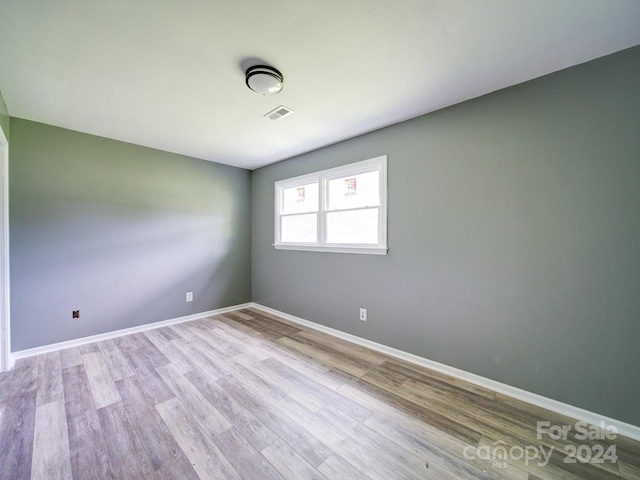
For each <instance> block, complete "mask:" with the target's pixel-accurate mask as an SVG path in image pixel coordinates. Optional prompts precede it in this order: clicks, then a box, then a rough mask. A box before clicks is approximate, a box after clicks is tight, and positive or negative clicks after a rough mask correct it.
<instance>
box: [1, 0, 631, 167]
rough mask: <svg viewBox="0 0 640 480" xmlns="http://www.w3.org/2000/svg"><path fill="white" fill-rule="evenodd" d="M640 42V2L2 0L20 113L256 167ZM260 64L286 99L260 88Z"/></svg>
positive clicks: (6, 85) (5, 56)
mask: <svg viewBox="0 0 640 480" xmlns="http://www.w3.org/2000/svg"><path fill="white" fill-rule="evenodd" d="M638 44H640V1H638V0H482V1H478V0H323V1H322V0H321V1H318V0H314V1H311V0H269V1H264V0H253V1H250V0H217V1H215V0H182V1H177V0H176V1H171V0H110V1H99V0H40V1H38V0H2V1H1V2H0V91H1V92H2V95H3V97H4V100H5V103H6V105H7V109H8V110H9V114H10V115H11V116H13V117H19V118H25V119H29V120H34V121H38V122H43V123H48V124H51V125H57V126H61V127H65V128H69V129H72V130H77V131H81V132H87V133H91V134H94V135H100V136H104V137H108V138H113V139H117V140H122V141H125V142H131V143H135V144H139V145H145V146H149V147H154V148H158V149H161V150H166V151H170V152H176V153H181V154H184V155H189V156H192V157H197V158H201V159H206V160H212V161H215V162H220V163H226V164H230V165H235V166H238V167H243V168H248V169H254V168H258V167H260V166H263V165H266V164H269V163H272V162H276V161H278V160H282V159H285V158H288V157H291V156H294V155H297V154H300V153H304V152H307V151H310V150H314V149H316V148H319V147H322V146H325V145H329V144H332V143H335V142H338V141H341V140H344V139H347V138H351V137H354V136H356V135H359V134H362V133H365V132H368V131H371V130H375V129H377V128H380V127H384V126H387V125H391V124H394V123H397V122H400V121H403V120H406V119H409V118H412V117H416V116H418V115H422V114H424V113H428V112H431V111H434V110H437V109H440V108H443V107H446V106H448V105H452V104H455V103H459V102H462V101H464V100H467V99H470V98H474V97H477V96H480V95H483V94H486V93H489V92H492V91H495V90H498V89H501V88H504V87H507V86H510V85H514V84H517V83H520V82H523V81H526V80H530V79H532V78H535V77H539V76H541V75H544V74H547V73H550V72H553V71H556V70H559V69H562V68H566V67H569V66H571V65H575V64H578V63H583V62H586V61H588V60H591V59H593V58H597V57H600V56H603V55H607V54H609V53H613V52H616V51H618V50H622V49H625V48H628V47H631V46H634V45H638ZM258 63H266V64H270V65H273V66H275V67H276V68H278V69H279V70H281V71H282V72H283V74H284V77H285V83H284V90H283V91H282V92H281V93H280V94H278V95H274V96H260V95H258V94H256V93H254V92H252V91H250V90H249V89H248V88H247V87H246V86H245V83H244V71H245V69H246V68H247V67H249V66H251V65H254V64H258ZM279 105H285V106H287V107H289V108H291V109H293V110H294V111H295V113H294V114H293V115H290V116H288V117H284V118H282V119H280V120H277V121H273V120H269V119H267V118H264V117H263V115H264V114H265V113H267V112H269V111H270V110H272V109H274V108H275V107H277V106H279Z"/></svg>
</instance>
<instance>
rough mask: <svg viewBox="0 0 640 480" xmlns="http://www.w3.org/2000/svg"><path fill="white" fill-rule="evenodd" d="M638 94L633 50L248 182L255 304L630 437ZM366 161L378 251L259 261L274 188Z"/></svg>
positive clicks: (638, 217)
mask: <svg viewBox="0 0 640 480" xmlns="http://www.w3.org/2000/svg"><path fill="white" fill-rule="evenodd" d="M638 85H640V47H636V48H633V49H629V50H626V51H623V52H619V53H617V54H614V55H611V56H608V57H604V58H601V59H598V60H595V61H592V62H589V63H586V64H583V65H579V66H576V67H573V68H571V69H567V70H564V71H561V72H557V73H555V74H552V75H549V76H546V77H542V78H540V79H536V80H534V81H531V82H527V83H525V84H521V85H518V86H515V87H512V88H509V89H505V90H502V91H499V92H495V93H493V94H490V95H487V96H484V97H481V98H478V99H475V100H472V101H469V102H466V103H463V104H460V105H457V106H454V107H451V108H447V109H444V110H441V111H438V112H435V113H432V114H429V115H426V116H423V117H419V118H416V119H413V120H410V121H407V122H404V123H402V124H398V125H395V126H392V127H388V128H385V129H382V130H379V131H376V132H373V133H370V134H367V135H363V136H361V137H357V138H354V139H351V140H348V141H345V142H342V143H340V144H336V145H333V146H330V147H327V148H324V149H321V150H317V151H314V152H311V153H308V154H305V155H302V156H300V157H297V158H294V159H291V160H287V161H283V162H280V163H278V164H274V165H271V166H267V167H264V168H262V169H259V170H255V171H254V172H253V176H252V191H253V198H252V205H253V207H252V208H253V214H252V222H253V240H252V245H253V246H252V251H253V265H252V268H253V300H254V301H255V302H257V303H260V304H263V305H265V306H269V307H272V308H275V309H278V310H281V311H284V312H287V313H290V314H292V315H296V316H299V317H302V318H305V319H307V320H310V321H313V322H317V323H320V324H323V325H326V326H329V327H332V328H336V329H339V330H342V331H345V332H348V333H351V334H355V335H358V336H360V337H363V338H367V339H370V340H373V341H376V342H379V343H383V344H386V345H389V346H391V347H394V348H399V349H402V350H405V351H407V352H410V353H414V354H417V355H420V356H423V357H426V358H428V359H431V360H434V361H437V362H441V363H443V364H446V365H450V366H453V367H457V368H461V369H463V370H466V371H469V372H472V373H476V374H479V375H482V376H484V377H487V378H490V379H493V380H497V381H499V382H503V383H506V384H510V385H512V386H515V387H518V388H522V389H524V390H527V391H530V392H534V393H537V394H540V395H543V396H546V397H549V398H552V399H555V400H559V401H561V402H565V403H568V404H571V405H574V406H577V407H581V408H584V409H587V410H590V411H593V412H597V413H599V414H602V415H605V416H609V417H613V418H615V419H618V420H622V421H625V422H628V423H631V424H634V425H640V409H639V408H638V399H639V398H640V382H638V378H639V377H638V365H640V348H638V343H639V341H640V295H639V294H638V288H639V285H640V188H638V185H640V134H639V133H638V132H640V89H639V88H638ZM379 155H388V156H389V164H388V178H389V180H388V183H389V207H388V229H389V235H388V241H389V247H390V248H389V252H388V255H386V256H373V255H371V256H368V255H354V254H351V255H349V254H330V253H315V252H298V251H284V250H275V249H274V248H273V246H272V244H273V240H274V238H273V235H274V233H273V232H274V211H273V208H274V207H273V205H274V198H273V196H274V182H275V181H277V180H281V179H284V178H289V177H293V176H296V175H301V174H305V173H309V172H313V171H316V170H322V169H326V168H331V167H335V166H338V165H343V164H347V163H351V162H356V161H359V160H364V159H367V158H372V157H376V156H379ZM360 307H365V308H367V309H368V321H367V322H362V321H359V319H358V311H359V308H360Z"/></svg>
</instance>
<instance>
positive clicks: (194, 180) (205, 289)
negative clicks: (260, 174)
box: [9, 118, 251, 351]
mask: <svg viewBox="0 0 640 480" xmlns="http://www.w3.org/2000/svg"><path fill="white" fill-rule="evenodd" d="M250 177H251V173H250V172H249V171H246V170H242V169H238V168H233V167H228V166H223V165H218V164H214V163H211V162H206V161H202V160H197V159H193V158H188V157H184V156H180V155H174V154H171V153H166V152H161V151H157V150H152V149H149V148H144V147H139V146H135V145H131V144H126V143H122V142H117V141H114V140H108V139H104V138H100V137H95V136H91V135H86V134H82V133H78V132H73V131H70V130H64V129H61V128H56V127H52V126H48V125H43V124H39V123H34V122H30V121H26V120H21V119H17V118H12V119H11V160H10V174H9V178H10V232H11V237H10V249H11V319H12V325H11V329H12V348H13V350H14V351H18V350H22V349H26V348H30V347H36V346H40V345H47V344H51V343H55V342H60V341H64V340H70V339H74V338H79V337H84V336H87V335H94V334H98V333H103V332H108V331H112V330H117V329H121V328H127V327H132V326H136V325H141V324H145V323H150V322H155V321H160V320H166V319H170V318H175V317H180V316H183V315H189V314H193V313H199V312H203V311H207V310H211V309H215V308H220V307H224V306H229V305H236V304H240V303H243V302H247V301H250V300H251V282H250V278H251V245H250V235H251V224H250V200H249V199H250V197H251V192H250V187H251V183H250ZM187 291H193V292H194V297H195V298H194V301H193V303H186V302H185V293H186V292H187ZM77 309H79V310H80V319H79V320H73V319H72V318H71V312H72V310H77Z"/></svg>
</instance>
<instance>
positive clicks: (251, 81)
mask: <svg viewBox="0 0 640 480" xmlns="http://www.w3.org/2000/svg"><path fill="white" fill-rule="evenodd" d="M246 75H247V87H249V88H250V89H251V90H253V91H254V92H256V93H260V94H261V95H273V94H275V93H278V92H280V91H281V90H282V83H283V82H284V77H283V76H282V73H280V72H279V71H278V70H276V69H275V68H273V67H268V66H266V65H254V66H253V67H249V68H247V72H246Z"/></svg>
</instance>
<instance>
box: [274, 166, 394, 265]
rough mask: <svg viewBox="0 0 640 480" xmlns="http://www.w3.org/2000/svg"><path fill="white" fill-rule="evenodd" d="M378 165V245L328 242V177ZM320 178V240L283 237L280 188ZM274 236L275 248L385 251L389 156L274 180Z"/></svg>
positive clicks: (386, 249)
mask: <svg viewBox="0 0 640 480" xmlns="http://www.w3.org/2000/svg"><path fill="white" fill-rule="evenodd" d="M374 169H377V170H378V171H379V172H380V206H379V207H378V208H379V217H378V238H379V239H380V243H379V244H377V245H363V244H327V243H326V231H325V230H326V228H325V217H326V213H327V209H326V191H325V190H326V188H327V181H328V180H330V179H333V178H340V177H344V176H348V175H355V174H358V173H364V172H370V171H372V170H374ZM305 182H306V183H313V182H317V183H318V184H319V188H318V195H319V197H320V198H319V209H318V212H317V213H318V237H319V242H318V243H298V242H296V243H290V242H281V241H280V225H281V223H280V212H281V201H282V195H281V193H280V192H281V191H282V190H284V189H286V188H290V187H293V186H296V185H300V184H303V183H305ZM274 224H275V228H274V231H275V240H274V244H273V246H274V248H276V249H277V250H302V251H311V252H333V253H360V254H369V255H386V254H387V251H388V248H387V156H386V155H383V156H380V157H376V158H372V159H369V160H363V161H361V162H356V163H351V164H349V165H343V166H341V167H336V168H330V169H328V170H322V171H319V172H314V173H310V174H306V175H300V176H298V177H293V178H287V179H284V180H280V181H277V182H275V209H274Z"/></svg>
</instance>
